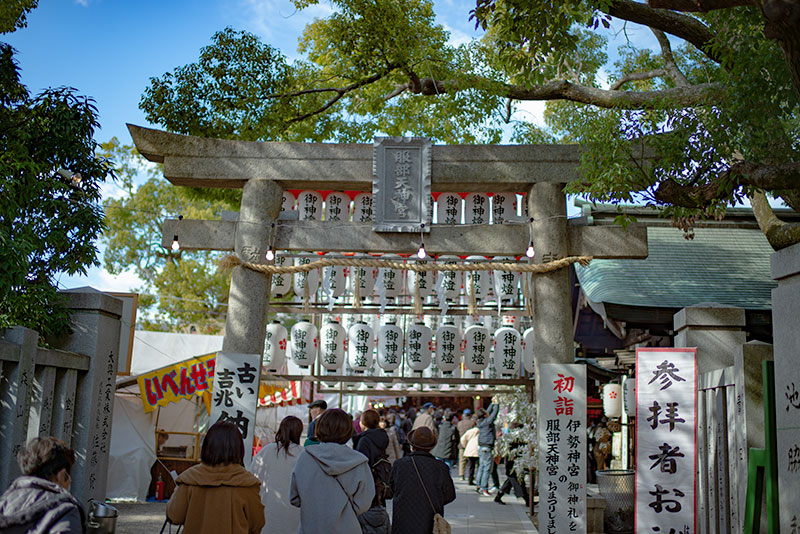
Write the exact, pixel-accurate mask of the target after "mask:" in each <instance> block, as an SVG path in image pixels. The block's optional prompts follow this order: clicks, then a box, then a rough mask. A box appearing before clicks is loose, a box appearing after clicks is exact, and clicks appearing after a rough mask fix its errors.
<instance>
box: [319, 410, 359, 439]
mask: <svg viewBox="0 0 800 534" xmlns="http://www.w3.org/2000/svg"><path fill="white" fill-rule="evenodd" d="M314 432H315V433H316V434H317V439H318V440H319V441H321V442H323V443H328V442H333V443H342V444H344V443H347V440H348V439H350V438H351V437H352V436H353V418H352V417H350V414H348V413H347V412H345V411H344V410H340V409H339V408H333V409H331V410H325V411H324V412H322V415H320V416H319V419H317V424H316V425H315V426H314Z"/></svg>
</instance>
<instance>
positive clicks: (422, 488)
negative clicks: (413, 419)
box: [389, 426, 456, 534]
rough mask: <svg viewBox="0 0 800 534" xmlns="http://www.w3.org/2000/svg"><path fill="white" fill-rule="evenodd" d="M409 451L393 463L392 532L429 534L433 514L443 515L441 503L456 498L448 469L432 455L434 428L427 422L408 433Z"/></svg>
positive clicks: (443, 503) (435, 437)
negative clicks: (427, 425) (409, 452)
mask: <svg viewBox="0 0 800 534" xmlns="http://www.w3.org/2000/svg"><path fill="white" fill-rule="evenodd" d="M407 439H408V443H409V444H410V445H411V454H410V455H408V456H404V457H403V458H398V460H397V461H396V462H395V463H394V465H393V466H392V475H391V478H390V479H389V485H390V487H391V489H392V532H400V533H402V534H431V532H432V531H433V516H434V514H435V513H436V514H439V515H441V516H444V507H445V505H446V504H448V503H451V502H453V501H454V500H455V498H456V488H455V486H454V485H453V479H452V478H451V477H450V469H449V468H448V467H447V465H445V463H444V462H442V461H441V460H437V459H436V458H434V457H433V456H432V455H431V453H430V450H431V449H433V447H434V446H435V445H436V441H437V436H436V431H434V430H431V429H430V428H428V427H426V426H422V427H419V428H417V429H415V430H412V431H411V432H410V433H409V434H408V438H407Z"/></svg>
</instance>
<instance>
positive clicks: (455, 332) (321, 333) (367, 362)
mask: <svg viewBox="0 0 800 534" xmlns="http://www.w3.org/2000/svg"><path fill="white" fill-rule="evenodd" d="M290 334H291V335H290ZM434 334H435V336H434ZM434 337H435V340H436V341H435V342H434ZM492 346H493V347H494V364H495V369H496V371H497V374H498V375H499V376H501V377H513V376H516V375H517V374H519V371H520V367H523V368H524V369H525V371H526V372H528V373H533V372H534V361H533V357H534V355H533V327H531V328H528V329H527V330H526V331H525V332H524V333H522V334H521V333H520V332H519V330H517V329H516V328H514V327H513V326H511V325H504V326H501V327H500V328H498V329H497V330H495V331H494V333H493V334H491V335H490V333H489V329H488V328H487V327H485V326H483V324H473V325H471V326H469V327H468V328H466V329H465V330H464V331H463V333H462V332H461V329H460V328H459V327H458V326H456V325H455V324H454V323H453V322H445V323H444V324H442V325H440V326H439V327H438V328H437V329H436V331H435V333H434V331H433V329H431V328H430V327H429V326H427V325H426V324H425V323H423V322H417V323H415V324H412V325H410V326H409V327H408V329H407V331H406V332H403V329H402V328H400V327H399V326H398V325H397V324H396V323H395V322H394V321H388V322H386V323H384V324H383V325H381V326H380V327H379V329H378V332H377V333H376V332H375V331H374V330H373V328H372V327H371V326H370V325H368V324H367V323H366V322H364V321H359V322H357V323H355V324H353V325H352V326H351V327H350V328H349V329H348V330H347V331H345V329H344V327H343V326H342V325H341V324H339V322H337V321H329V322H327V323H325V324H324V325H323V326H322V327H321V328H320V329H319V330H318V329H317V327H316V326H315V325H314V324H312V323H311V322H310V321H308V320H305V319H304V320H301V321H298V322H297V323H295V324H294V326H292V328H291V332H288V331H287V330H286V327H284V326H283V325H282V324H280V322H279V321H273V322H271V323H270V324H269V325H268V326H267V335H266V342H265V353H264V355H265V360H264V367H265V369H267V370H279V369H280V368H281V367H282V366H283V365H284V363H285V362H286V358H287V354H288V355H289V356H290V357H291V359H292V361H293V362H294V363H295V364H297V365H298V366H300V367H301V368H308V367H310V366H312V365H313V364H314V363H315V362H317V361H319V365H320V366H321V367H323V368H324V369H326V370H328V371H339V370H341V369H342V368H343V366H344V363H345V359H347V363H348V365H349V366H350V368H351V369H353V370H354V371H355V372H364V371H366V370H368V369H370V368H371V367H372V364H373V358H375V360H376V363H377V365H378V367H380V368H381V369H383V370H384V371H394V370H396V369H398V368H399V367H400V366H401V364H402V362H403V356H404V355H405V363H406V365H407V366H408V368H409V369H411V371H413V372H416V373H419V374H420V375H421V373H422V372H423V371H424V370H425V369H427V368H428V367H429V366H430V365H431V363H432V362H433V363H435V364H436V367H438V368H439V370H441V371H442V372H443V373H444V374H445V375H449V374H452V372H453V371H455V370H456V369H458V368H459V366H460V365H461V363H462V360H463V364H464V367H465V368H466V369H467V370H468V371H471V372H472V373H473V374H474V375H478V374H480V373H481V372H483V371H484V370H486V369H487V367H488V366H489V360H490V350H491V348H492Z"/></svg>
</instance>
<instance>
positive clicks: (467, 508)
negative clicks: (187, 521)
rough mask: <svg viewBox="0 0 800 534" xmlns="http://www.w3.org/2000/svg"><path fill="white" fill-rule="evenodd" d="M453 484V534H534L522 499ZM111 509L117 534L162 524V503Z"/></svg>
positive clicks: (450, 507)
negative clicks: (498, 497) (499, 501)
mask: <svg viewBox="0 0 800 534" xmlns="http://www.w3.org/2000/svg"><path fill="white" fill-rule="evenodd" d="M502 479H503V477H501V480H502ZM455 483H456V500H455V501H454V502H452V503H451V504H448V505H447V506H446V507H445V510H444V514H445V518H446V519H447V521H449V522H450V525H452V527H453V533H454V534H490V533H491V534H496V533H498V532H500V533H503V534H536V529H535V528H534V527H533V523H532V522H531V520H530V519H529V518H528V515H527V513H526V509H525V504H524V503H523V502H522V499H517V498H515V497H514V496H509V495H506V496H504V497H503V501H505V502H506V503H508V504H506V505H502V504H497V503H495V502H494V500H493V499H494V497H493V496H492V497H482V496H479V495H478V494H477V493H475V487H474V486H468V485H467V483H466V482H462V481H461V480H460V479H456V481H455ZM114 506H115V507H116V508H117V509H118V510H119V512H120V517H119V520H118V521H117V534H139V533H158V532H159V531H160V530H161V525H163V523H164V511H165V509H166V505H165V504H163V503H115V504H114ZM390 513H391V511H390ZM173 532H174V529H173Z"/></svg>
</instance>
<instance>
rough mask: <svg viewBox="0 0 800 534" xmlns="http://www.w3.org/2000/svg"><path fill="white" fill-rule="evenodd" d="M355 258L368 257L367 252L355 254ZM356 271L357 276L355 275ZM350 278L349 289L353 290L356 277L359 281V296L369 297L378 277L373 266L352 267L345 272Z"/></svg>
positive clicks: (376, 270)
mask: <svg viewBox="0 0 800 534" xmlns="http://www.w3.org/2000/svg"><path fill="white" fill-rule="evenodd" d="M354 257H355V259H361V258H369V257H370V256H369V254H356V255H355V256H354ZM356 273H358V276H356ZM347 275H348V277H349V278H350V282H349V283H350V291H351V292H355V287H356V279H358V281H359V291H360V293H361V297H362V298H364V297H369V296H371V295H372V293H373V291H374V290H375V280H376V279H377V278H378V269H377V268H373V267H353V268H352V269H349V270H348V273H347Z"/></svg>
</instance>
